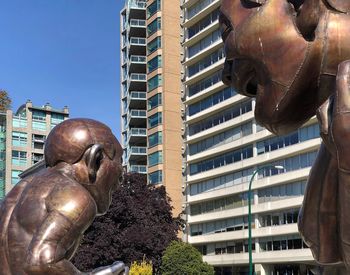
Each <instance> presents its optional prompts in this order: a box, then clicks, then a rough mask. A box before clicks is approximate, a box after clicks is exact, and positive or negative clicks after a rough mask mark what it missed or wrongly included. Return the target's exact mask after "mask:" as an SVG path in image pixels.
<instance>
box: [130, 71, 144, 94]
mask: <svg viewBox="0 0 350 275" xmlns="http://www.w3.org/2000/svg"><path fill="white" fill-rule="evenodd" d="M146 83H147V74H138V73H132V74H130V76H129V79H128V87H129V90H136V91H146Z"/></svg>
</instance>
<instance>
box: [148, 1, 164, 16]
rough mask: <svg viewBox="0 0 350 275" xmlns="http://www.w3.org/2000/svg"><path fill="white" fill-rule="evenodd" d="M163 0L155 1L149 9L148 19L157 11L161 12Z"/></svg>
mask: <svg viewBox="0 0 350 275" xmlns="http://www.w3.org/2000/svg"><path fill="white" fill-rule="evenodd" d="M160 7H161V0H156V1H154V2H153V3H152V4H151V5H149V6H148V7H147V18H149V17H151V16H152V15H153V14H155V13H156V12H157V11H160Z"/></svg>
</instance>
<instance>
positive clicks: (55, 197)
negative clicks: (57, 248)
mask: <svg viewBox="0 0 350 275" xmlns="http://www.w3.org/2000/svg"><path fill="white" fill-rule="evenodd" d="M46 206H47V210H48V212H50V211H57V212H59V213H60V214H62V215H63V216H65V217H66V218H68V219H69V220H70V221H72V222H75V221H77V220H78V219H79V218H80V217H81V216H82V215H85V216H86V218H87V219H93V218H94V217H95V216H96V212H97V210H96V203H95V201H94V199H93V198H92V196H91V195H90V193H89V192H88V191H87V190H86V189H85V188H84V187H83V186H82V185H81V184H79V183H78V182H76V181H74V180H72V179H66V180H63V181H60V182H57V183H56V184H55V186H54V188H53V189H52V191H51V192H50V194H49V196H48V197H47V198H46Z"/></svg>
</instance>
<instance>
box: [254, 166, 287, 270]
mask: <svg viewBox="0 0 350 275" xmlns="http://www.w3.org/2000/svg"><path fill="white" fill-rule="evenodd" d="M268 167H270V168H276V169H278V170H281V169H284V168H283V166H274V165H265V166H262V167H260V168H258V169H256V170H255V171H254V173H253V175H252V177H251V179H250V182H249V188H248V252H249V275H255V272H254V274H253V248H252V202H251V197H252V194H251V193H252V183H253V180H254V177H255V175H256V174H257V173H258V172H259V171H260V170H262V169H265V168H268Z"/></svg>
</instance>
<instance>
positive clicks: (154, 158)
mask: <svg viewBox="0 0 350 275" xmlns="http://www.w3.org/2000/svg"><path fill="white" fill-rule="evenodd" d="M161 163H163V152H162V151H158V152H155V153H153V154H150V155H148V166H154V165H157V164H161Z"/></svg>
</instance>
